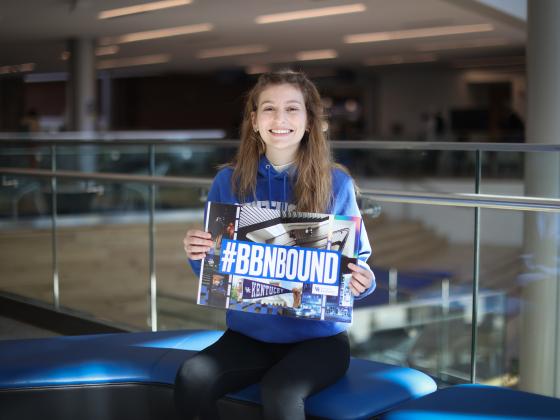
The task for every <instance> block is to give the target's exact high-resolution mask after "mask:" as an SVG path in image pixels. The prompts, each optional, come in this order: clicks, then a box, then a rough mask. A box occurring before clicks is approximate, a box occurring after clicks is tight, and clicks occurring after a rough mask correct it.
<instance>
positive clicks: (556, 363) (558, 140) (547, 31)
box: [520, 0, 560, 397]
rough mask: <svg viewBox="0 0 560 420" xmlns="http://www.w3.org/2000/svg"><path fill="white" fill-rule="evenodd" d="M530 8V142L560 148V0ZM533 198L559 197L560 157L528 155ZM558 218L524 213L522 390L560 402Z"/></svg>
mask: <svg viewBox="0 0 560 420" xmlns="http://www.w3.org/2000/svg"><path fill="white" fill-rule="evenodd" d="M527 3H528V42H527V72H528V107H527V142H533V143H549V144H560V117H559V114H558V112H559V110H560V25H558V22H559V21H560V1H557V0H531V1H529V2H527ZM525 192H526V195H528V196H539V197H550V198H558V197H559V196H560V156H559V153H527V155H526V160H525ZM559 227H560V225H559V215H558V214H556V213H544V212H543V213H532V212H527V213H526V214H525V226H524V234H525V236H524V252H525V254H526V255H527V257H526V259H527V262H528V263H527V268H526V271H527V272H526V274H525V275H524V276H522V277H521V278H523V279H525V281H523V283H524V284H523V285H522V287H523V289H522V290H523V292H522V302H523V303H522V313H521V346H520V381H521V382H520V387H521V389H523V390H526V391H531V392H537V393H539V394H544V395H550V396H556V397H560V284H559V280H560V279H559V275H558V259H559V255H560V253H559V250H560V249H559V244H560V239H559V235H560V229H559Z"/></svg>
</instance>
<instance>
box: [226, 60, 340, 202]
mask: <svg viewBox="0 0 560 420" xmlns="http://www.w3.org/2000/svg"><path fill="white" fill-rule="evenodd" d="M281 84H290V85H293V86H295V87H297V88H298V89H299V90H300V91H301V93H302V94H303V98H304V100H305V109H306V111H307V128H308V131H307V132H306V133H305V135H304V136H303V138H302V140H301V142H300V145H299V148H298V151H297V154H296V160H295V163H294V165H295V166H296V168H295V169H296V172H295V173H296V174H297V176H296V177H295V179H293V180H292V181H291V182H292V184H293V190H294V204H295V206H296V209H297V210H298V211H307V212H317V213H320V212H325V211H327V209H328V206H329V204H330V202H331V199H332V175H331V170H332V169H333V168H334V167H341V166H340V165H337V164H335V163H334V162H333V159H332V155H331V151H330V147H329V145H328V144H327V132H326V127H327V123H326V120H325V115H324V110H323V104H322V102H321V96H320V95H319V92H318V90H317V88H316V87H315V85H314V84H313V82H311V81H310V80H309V79H308V78H307V76H306V75H305V74H303V73H301V72H295V71H292V70H281V71H277V72H272V73H264V74H262V75H261V76H260V77H259V79H258V80H257V83H256V84H255V86H254V87H253V88H252V89H251V91H249V93H248V94H247V98H246V102H245V110H244V114H243V122H242V124H241V145H240V146H239V149H238V150H237V154H236V156H235V157H234V158H233V160H232V161H231V162H230V163H229V164H228V166H231V167H233V176H232V179H231V181H232V183H231V187H232V189H233V191H234V192H235V193H236V195H237V196H238V197H240V198H242V199H244V198H246V197H250V196H255V194H256V186H257V170H258V166H259V160H260V158H261V156H262V155H263V154H264V153H265V144H264V142H263V140H262V139H261V137H260V135H259V133H258V132H257V133H255V132H254V131H253V125H252V122H251V113H252V112H257V110H258V101H259V96H260V94H261V92H262V91H263V90H264V89H266V88H267V87H269V86H270V85H281ZM342 169H343V170H344V168H342Z"/></svg>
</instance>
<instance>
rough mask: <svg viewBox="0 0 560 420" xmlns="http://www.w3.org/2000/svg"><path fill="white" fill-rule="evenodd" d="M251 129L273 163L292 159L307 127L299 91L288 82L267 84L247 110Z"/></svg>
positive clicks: (303, 100)
mask: <svg viewBox="0 0 560 420" xmlns="http://www.w3.org/2000/svg"><path fill="white" fill-rule="evenodd" d="M251 121H252V123H253V129H254V130H258V132H259V134H260V136H261V138H262V139H263V141H264V144H265V146H266V150H265V154H266V157H267V158H268V160H269V161H270V162H271V163H273V164H275V165H283V164H286V163H289V162H292V161H294V159H295V156H296V152H297V150H298V147H299V144H300V142H301V139H302V138H303V135H304V134H305V130H306V128H307V110H306V108H305V99H304V97H303V94H302V93H301V91H300V90H299V89H298V88H297V87H295V86H293V85H291V84H280V85H270V86H268V87H267V88H265V89H264V90H263V91H262V92H261V94H260V95H259V101H258V105H257V110H256V111H255V112H252V113H251Z"/></svg>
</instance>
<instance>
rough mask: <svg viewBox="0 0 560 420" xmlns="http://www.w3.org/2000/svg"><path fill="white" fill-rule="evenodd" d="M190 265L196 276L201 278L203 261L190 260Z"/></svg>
mask: <svg viewBox="0 0 560 420" xmlns="http://www.w3.org/2000/svg"><path fill="white" fill-rule="evenodd" d="M188 261H189V264H190V265H191V268H192V271H194V274H196V276H197V277H200V269H201V267H202V262H201V261H202V260H191V259H189V260H188Z"/></svg>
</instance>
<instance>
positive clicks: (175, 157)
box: [156, 140, 237, 178]
mask: <svg viewBox="0 0 560 420" xmlns="http://www.w3.org/2000/svg"><path fill="white" fill-rule="evenodd" d="M236 150H237V144H236V143H234V142H232V145H231V146H229V145H221V146H219V147H217V146H214V145H212V140H208V145H203V146H200V145H188V144H184V145H180V146H174V145H158V146H157V157H156V167H157V166H162V167H165V168H166V174H167V175H171V176H200V177H205V178H213V177H214V175H215V174H216V168H217V167H218V166H220V165H223V164H225V163H227V162H229V161H230V160H231V159H232V158H233V156H234V155H235V152H236Z"/></svg>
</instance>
